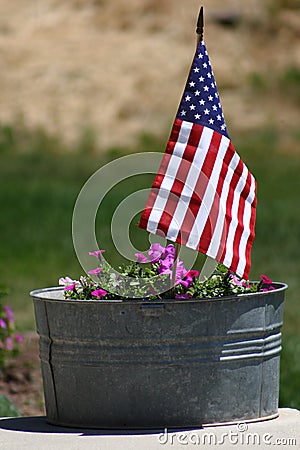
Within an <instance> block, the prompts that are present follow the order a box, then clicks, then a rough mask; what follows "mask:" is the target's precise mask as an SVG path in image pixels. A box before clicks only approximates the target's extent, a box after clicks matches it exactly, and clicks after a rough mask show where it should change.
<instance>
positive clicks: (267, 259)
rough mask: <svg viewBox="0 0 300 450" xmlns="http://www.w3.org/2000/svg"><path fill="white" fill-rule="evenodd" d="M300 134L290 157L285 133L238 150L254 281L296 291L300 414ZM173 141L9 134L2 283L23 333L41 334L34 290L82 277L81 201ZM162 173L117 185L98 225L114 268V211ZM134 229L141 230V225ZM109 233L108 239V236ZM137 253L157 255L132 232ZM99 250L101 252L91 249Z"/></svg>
mask: <svg viewBox="0 0 300 450" xmlns="http://www.w3.org/2000/svg"><path fill="white" fill-rule="evenodd" d="M299 136H300V133H299V130H292V132H291V133H290V136H289V149H290V148H291V142H292V147H294V148H295V150H296V151H294V152H289V153H287V152H285V147H284V140H283V139H282V136H281V135H280V133H279V132H278V130H276V129H273V128H272V127H270V128H264V129H262V130H257V131H256V132H251V133H249V132H248V133H244V134H240V135H238V136H237V137H236V138H235V140H234V144H235V147H236V149H237V150H238V152H239V154H240V156H241V157H242V159H243V160H244V162H245V163H246V164H247V165H248V167H249V168H250V170H251V171H252V173H253V174H254V175H255V177H256V179H257V182H258V211H257V225H256V239H255V241H254V246H253V251H252V269H251V274H250V276H251V279H258V278H259V275H260V274H261V273H265V274H267V275H268V276H269V277H270V278H272V279H273V280H276V281H283V282H286V283H288V285H289V289H288V291H287V294H286V304H285V319H284V327H283V352H282V364H281V393H280V402H281V406H289V407H297V408H300V364H299V361H300V339H299V338H300V331H299V329H300V302H299V299H298V282H299V278H300V277H299V274H300V256H299V248H300V232H299V230H300V209H299V193H300V177H299V173H300V152H299V151H297V148H299V145H300V142H299V140H300V139H299ZM164 147H165V141H164V140H159V139H156V138H154V137H152V136H151V135H148V134H145V135H143V136H141V137H140V140H139V143H138V144H137V146H136V148H134V149H130V150H129V149H126V148H111V149H107V150H106V151H102V152H99V153H97V152H96V146H95V143H94V140H93V136H91V135H90V134H89V133H88V131H87V132H85V133H84V135H83V138H82V140H81V141H80V142H79V143H78V145H77V146H75V147H74V148H72V149H71V148H68V147H67V146H66V145H64V144H63V143H62V142H61V141H60V140H59V139H58V138H56V137H53V136H48V135H47V134H46V133H45V132H43V131H41V130H36V131H31V132H30V131H28V130H26V129H24V128H23V127H17V126H14V127H10V126H2V128H0V160H1V165H0V180H1V181H0V184H1V189H0V207H1V214H0V236H1V245H0V264H1V272H0V283H1V284H5V285H7V286H8V288H9V290H10V294H9V296H8V297H7V299H6V301H7V303H9V304H10V306H12V307H13V308H14V310H15V312H16V321H17V324H18V326H19V328H20V329H21V330H30V329H33V328H34V316H33V307H32V301H31V299H30V297H29V291H30V290H32V289H36V288H40V287H46V286H51V285H57V279H58V278H59V277H60V276H63V275H70V276H74V277H77V276H79V275H80V274H81V273H82V269H81V267H80V265H79V263H78V261H77V259H76V255H75V252H74V249H73V243H72V235H71V221H72V212H73V207H74V204H75V201H76V198H77V196H78V194H79V192H80V190H81V188H82V186H83V184H84V183H85V181H87V179H88V178H89V177H90V176H91V175H92V174H93V173H94V172H95V171H96V170H97V169H99V168H100V167H101V166H103V165H104V164H106V163H107V162H109V161H110V160H112V159H114V158H117V157H118V156H122V155H124V154H128V153H132V152H138V151H140V152H146V151H164ZM152 179H153V175H152V176H149V177H135V178H134V179H130V180H127V181H126V182H124V183H121V184H120V185H118V186H116V187H115V188H114V189H113V190H112V191H111V192H110V193H109V195H108V196H107V198H105V200H104V202H103V205H102V206H101V208H102V209H101V217H100V218H99V220H98V219H97V229H98V235H99V236H101V244H102V243H103V247H105V248H106V249H107V255H108V256H109V258H108V259H109V261H110V262H111V263H112V264H113V265H114V266H115V267H117V266H118V265H119V264H120V263H122V262H123V261H122V260H120V258H119V257H118V254H117V252H116V251H115V249H114V245H113V242H112V240H111V237H110V220H111V215H112V211H113V210H114V208H115V207H116V206H117V205H118V203H119V202H120V201H121V200H122V199H123V198H126V196H127V195H128V194H129V193H131V192H134V191H136V190H138V189H141V188H143V187H150V185H151V182H152ZM133 228H134V226H133ZM99 230H100V231H99ZM131 235H132V236H133V239H134V243H135V245H136V246H137V247H138V248H139V249H141V250H143V249H146V248H147V242H148V236H147V233H146V232H144V231H143V230H138V229H134V230H133V231H132V232H131ZM88 250H93V249H87V251H88Z"/></svg>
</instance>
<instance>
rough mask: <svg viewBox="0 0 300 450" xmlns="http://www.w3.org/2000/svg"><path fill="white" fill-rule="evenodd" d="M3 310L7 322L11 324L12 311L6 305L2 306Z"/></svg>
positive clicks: (12, 318)
mask: <svg viewBox="0 0 300 450" xmlns="http://www.w3.org/2000/svg"><path fill="white" fill-rule="evenodd" d="M3 309H4V311H5V312H6V317H7V320H8V321H9V322H13V320H14V313H13V310H12V309H11V308H10V307H9V306H7V305H4V306H3Z"/></svg>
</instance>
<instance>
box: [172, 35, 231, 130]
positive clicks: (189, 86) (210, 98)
mask: <svg viewBox="0 0 300 450" xmlns="http://www.w3.org/2000/svg"><path fill="white" fill-rule="evenodd" d="M177 118H178V119H180V120H185V121H188V122H193V123H198V124H199V125H204V126H206V127H209V128H212V129H213V130H215V131H218V132H219V133H221V134H223V135H225V136H227V137H229V136H228V134H227V129H226V125H225V121H224V115H223V111H222V106H221V103H220V97H219V94H218V91H217V86H216V82H215V78H214V75H213V71H212V67H211V64H210V61H209V58H208V53H207V50H206V47H205V44H204V42H203V41H202V42H201V43H199V45H198V48H197V52H196V54H195V58H194V61H193V64H192V68H191V71H190V74H189V77H188V80H187V83H186V86H185V90H184V94H183V97H182V100H181V103H180V106H179V109H178V113H177Z"/></svg>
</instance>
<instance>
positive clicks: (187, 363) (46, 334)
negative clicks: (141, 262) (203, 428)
mask: <svg viewBox="0 0 300 450" xmlns="http://www.w3.org/2000/svg"><path fill="white" fill-rule="evenodd" d="M277 288H278V289H277V290H276V291H270V292H266V293H260V294H250V295H246V296H242V297H228V298H225V299H211V300H196V301H168V302H156V303H145V302H144V303H143V302H139V301H133V302H114V301H105V302H104V301H100V302H98V301H80V302H70V301H65V300H62V299H61V298H60V299H59V297H61V291H60V290H59V289H51V290H50V291H49V290H39V291H35V292H33V293H32V296H33V298H34V306H35V314H36V321H37V330H38V333H39V335H40V356H41V361H42V372H43V381H44V391H45V401H46V409H47V418H48V421H49V422H51V423H55V424H60V425H70V426H83V427H97V428H101V427H174V426H199V425H200V424H205V423H214V422H231V421H239V420H252V419H258V418H263V417H267V416H271V415H274V414H276V413H277V410H278V391H279V358H280V350H281V333H280V328H281V326H282V317H283V300H284V291H285V289H286V285H283V284H278V285H277Z"/></svg>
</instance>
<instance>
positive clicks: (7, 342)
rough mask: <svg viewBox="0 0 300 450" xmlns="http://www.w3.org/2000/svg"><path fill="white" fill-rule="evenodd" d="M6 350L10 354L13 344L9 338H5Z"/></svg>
mask: <svg viewBox="0 0 300 450" xmlns="http://www.w3.org/2000/svg"><path fill="white" fill-rule="evenodd" d="M5 342H6V349H7V350H8V351H9V352H11V351H12V350H13V348H14V347H13V342H12V338H11V337H7V338H6V341H5Z"/></svg>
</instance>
